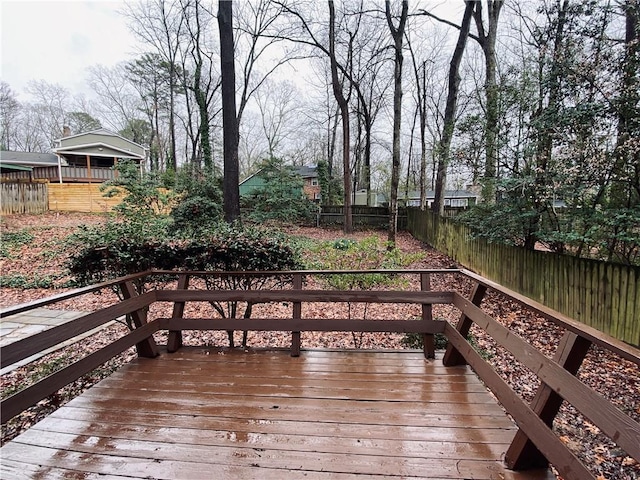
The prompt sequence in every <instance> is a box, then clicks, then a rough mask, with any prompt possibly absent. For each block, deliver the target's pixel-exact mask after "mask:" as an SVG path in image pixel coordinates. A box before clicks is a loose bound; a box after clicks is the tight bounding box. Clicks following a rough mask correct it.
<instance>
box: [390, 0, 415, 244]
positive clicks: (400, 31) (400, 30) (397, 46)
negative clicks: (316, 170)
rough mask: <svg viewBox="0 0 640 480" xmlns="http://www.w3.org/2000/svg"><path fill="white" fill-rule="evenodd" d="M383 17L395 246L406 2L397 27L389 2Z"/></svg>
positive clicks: (406, 0)
mask: <svg viewBox="0 0 640 480" xmlns="http://www.w3.org/2000/svg"><path fill="white" fill-rule="evenodd" d="M384 5H385V15H386V18H387V25H388V26H389V30H390V31H391V36H392V38H393V48H394V54H395V57H394V72H393V78H394V89H393V153H392V167H391V202H390V205H389V210H390V211H389V235H388V239H389V242H391V243H393V244H395V241H396V231H397V229H398V184H399V182H400V127H401V123H402V63H403V60H404V56H403V53H402V48H403V41H404V29H405V26H406V24H407V16H408V13H409V2H408V0H403V1H402V12H401V13H400V19H399V21H398V26H397V27H396V26H395V25H394V24H393V18H392V16H391V2H390V0H386V1H385V2H384Z"/></svg>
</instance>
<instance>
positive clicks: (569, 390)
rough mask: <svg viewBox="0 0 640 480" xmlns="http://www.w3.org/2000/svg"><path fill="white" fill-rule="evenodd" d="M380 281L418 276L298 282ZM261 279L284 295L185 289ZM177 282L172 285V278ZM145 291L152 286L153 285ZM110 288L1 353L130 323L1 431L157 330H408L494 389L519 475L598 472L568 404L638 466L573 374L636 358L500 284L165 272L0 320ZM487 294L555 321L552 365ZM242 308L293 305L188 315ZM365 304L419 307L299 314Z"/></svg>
mask: <svg viewBox="0 0 640 480" xmlns="http://www.w3.org/2000/svg"><path fill="white" fill-rule="evenodd" d="M372 273H380V274H384V275H402V276H417V277H418V278H419V279H420V281H419V285H420V287H419V290H417V289H414V290H413V291H407V290H400V289H384V290H375V291H374V290H366V291H365V290H349V291H347V290H324V289H309V288H305V286H306V282H305V279H308V278H312V277H319V276H324V275H344V274H349V275H365V274H372ZM227 275H236V276H250V275H253V276H268V277H271V278H274V279H282V278H286V279H287V281H286V282H277V283H279V284H280V285H282V286H281V288H276V289H268V290H266V289H261V290H206V289H199V288H190V284H195V283H197V282H194V279H196V280H197V279H202V278H204V277H206V276H219V277H220V276H227ZM441 275H454V276H456V277H459V279H464V280H466V281H467V282H469V281H470V282H472V284H473V288H472V291H471V294H470V295H469V296H468V297H465V296H463V295H462V294H460V293H459V292H457V291H432V290H431V284H432V279H433V278H434V277H437V276H441ZM168 277H172V278H173V279H174V282H173V284H174V285H175V287H170V286H169V285H170V284H169V283H165V284H164V286H163V284H160V283H154V284H153V285H154V286H153V287H151V288H148V289H147V291H144V290H145V289H141V288H139V287H140V285H143V284H145V283H144V282H146V281H150V280H152V279H158V278H164V279H166V278H168ZM176 280H177V281H176ZM149 285H151V283H150V284H149ZM108 289H116V290H118V292H119V293H120V296H121V301H119V302H116V303H114V304H113V305H111V306H109V307H107V308H104V309H101V310H98V311H96V312H93V313H90V314H87V315H85V316H83V317H80V318H78V319H77V320H74V321H72V322H69V323H67V324H65V325H62V326H59V327H55V328H53V329H50V330H47V331H45V332H42V333H40V334H37V335H34V336H32V337H29V338H27V339H24V340H21V341H18V342H15V343H13V344H9V345H8V346H6V347H4V348H3V349H2V357H1V362H0V363H1V368H5V367H6V366H9V365H12V364H14V363H17V362H20V361H21V360H24V359H26V358H29V357H30V356H32V355H34V354H37V353H39V352H42V351H44V350H46V349H48V348H50V347H52V346H55V345H58V344H60V343H62V342H64V341H66V340H69V339H72V338H74V337H76V336H78V335H80V334H82V333H84V332H87V331H90V330H92V329H94V328H96V327H98V326H100V325H103V324H105V323H107V322H110V321H112V320H114V319H116V318H119V317H121V316H123V315H125V316H128V317H129V319H130V325H131V331H130V332H129V333H127V334H126V335H123V336H122V337H121V338H119V339H117V340H116V341H114V342H113V343H111V344H110V345H108V346H106V347H103V348H101V349H99V350H97V351H95V352H94V353H92V354H90V355H88V356H86V357H84V358H82V359H81V360H79V361H77V362H75V363H73V364H71V365H69V366H67V367H65V368H63V369H61V370H59V371H57V372H55V373H53V374H52V375H50V376H48V377H46V378H44V379H42V380H40V381H39V382H37V383H35V384H33V385H31V386H29V387H27V388H25V389H23V390H21V391H19V392H17V393H15V394H14V395H12V396H10V397H8V398H6V399H4V400H2V403H1V404H0V408H1V418H2V423H3V424H4V423H5V422H7V421H8V420H10V419H11V418H13V417H15V416H16V415H18V414H20V413H21V412H22V411H24V410H26V409H27V408H29V407H31V406H33V405H35V404H36V403H37V402H39V401H40V400H42V399H44V398H46V397H47V396H49V395H51V394H52V393H54V392H56V391H57V390H59V389H60V388H62V387H64V386H65V385H68V384H69V383H71V382H73V381H75V380H77V379H78V378H80V377H81V376H83V375H85V374H86V373H89V372H90V371H92V370H94V369H95V368H97V367H99V366H100V365H102V364H103V363H105V362H107V361H108V360H110V359H111V358H113V357H115V356H116V355H118V354H119V353H121V352H123V351H124V350H127V349H128V348H130V347H132V346H134V345H135V346H136V349H137V353H138V355H139V356H142V357H149V358H153V357H155V356H157V355H158V354H159V347H158V345H157V344H156V342H155V340H154V334H155V333H156V332H159V331H166V332H168V341H167V345H166V349H167V351H168V352H175V351H177V350H178V349H179V348H180V347H181V345H182V332H183V331H184V330H227V331H228V330H251V331H285V332H291V354H292V355H293V356H297V355H300V352H301V348H302V345H301V332H306V331H342V332H403V333H417V334H421V335H423V339H424V354H425V357H427V358H433V357H434V342H433V336H434V334H437V333H440V334H443V335H444V336H445V337H446V338H447V340H448V347H447V350H446V352H445V354H444V358H443V362H444V364H445V365H446V366H454V365H461V364H468V365H470V366H471V368H472V369H473V370H474V371H475V372H476V374H477V375H478V376H479V377H480V379H481V380H482V381H483V382H484V383H485V384H486V386H487V388H488V389H489V390H491V391H492V392H493V394H494V395H495V396H496V398H497V400H498V401H499V402H500V404H501V405H502V406H503V408H504V409H505V410H506V412H507V413H508V414H509V415H510V416H511V417H512V418H513V420H514V421H515V423H516V424H517V425H518V427H519V431H518V432H517V434H516V436H515V438H514V440H513V443H512V444H511V446H510V448H509V449H508V451H507V454H506V458H505V462H506V464H507V466H508V467H509V468H511V469H514V470H526V469H534V468H540V467H544V466H547V465H548V464H549V463H550V464H552V465H553V466H554V467H555V469H556V470H557V471H558V472H559V474H560V475H561V476H562V477H564V478H566V479H587V478H595V477H594V475H593V473H592V472H591V471H590V470H589V469H588V468H587V466H585V465H584V464H583V463H582V462H581V461H580V459H579V458H578V457H577V456H576V455H575V454H574V453H573V452H572V451H571V450H570V449H569V448H568V447H567V446H566V445H565V443H563V442H562V440H561V439H560V438H559V437H558V435H557V434H556V433H554V431H553V428H552V425H553V420H554V418H555V417H556V415H557V413H558V411H559V409H560V406H561V405H562V403H563V402H567V403H568V404H570V405H572V406H573V407H575V409H576V410H578V411H579V412H580V413H581V414H582V415H583V416H584V417H585V418H587V419H588V420H589V421H590V422H591V423H592V424H593V425H595V426H596V427H597V428H599V429H600V430H601V431H602V432H603V433H604V434H605V435H606V436H607V437H609V438H610V439H611V440H612V441H613V442H615V443H616V444H617V445H618V447H620V448H621V449H622V450H624V451H625V452H626V454H627V455H629V456H630V457H632V458H634V459H635V460H636V461H639V462H640V424H639V423H638V421H636V420H635V419H634V418H632V417H630V416H629V415H627V414H626V413H624V412H623V411H622V410H620V409H619V408H618V407H617V406H615V405H614V404H613V403H612V402H611V401H609V400H608V399H606V398H604V397H603V396H601V395H600V394H598V393H597V392H595V391H594V390H593V389H592V388H590V387H589V386H587V385H586V384H585V383H583V382H582V381H580V380H579V379H578V378H576V374H577V372H578V370H579V368H580V366H581V364H582V362H583V360H584V358H585V356H586V355H587V352H588V350H589V348H590V347H591V345H597V346H599V347H601V348H603V349H605V350H607V351H609V352H611V353H613V354H615V355H616V356H617V357H619V358H620V359H625V360H628V361H630V362H633V363H635V364H636V365H640V351H638V350H637V349H635V348H634V347H631V346H629V345H627V344H625V343H622V342H620V341H618V340H615V339H613V338H612V337H609V336H608V335H605V334H603V333H601V332H599V331H597V330H595V329H593V328H591V327H587V326H585V325H582V324H580V323H578V322H576V321H574V320H572V319H570V318H567V317H565V316H563V315H561V314H559V313H558V312H555V311H552V310H550V309H548V308H546V307H544V306H543V305H541V304H538V303H536V302H533V301H531V300H529V299H527V298H525V297H523V296H521V295H519V294H517V293H515V292H512V291H510V290H508V289H506V288H504V287H502V286H500V285H497V284H495V283H493V282H491V281H489V280H487V279H485V278H483V277H480V276H478V275H476V274H474V273H472V272H469V271H466V270H393V271H392V270H380V271H295V272H167V271H149V272H142V273H139V274H136V275H130V276H127V277H122V278H118V279H115V280H112V281H109V282H104V283H101V284H97V285H93V286H89V287H85V288H80V289H76V290H72V291H69V292H65V293H62V294H59V295H55V296H53V297H49V298H46V299H43V300H39V301H34V302H30V303H27V304H23V305H18V306H15V307H10V308H6V309H3V310H2V311H0V316H2V317H5V316H8V315H12V314H17V313H21V312H26V311H29V310H31V309H34V308H38V307H44V306H49V305H55V304H56V303H59V302H62V301H65V300H69V299H72V298H75V297H78V296H82V295H86V294H90V293H94V292H98V291H101V290H108ZM488 291H495V292H498V293H499V294H501V295H503V296H504V297H506V298H507V299H509V300H512V301H515V302H517V303H519V304H520V305H521V306H522V307H523V308H524V309H526V310H529V311H531V312H533V313H535V314H536V315H539V316H542V317H544V318H545V319H546V320H548V321H550V322H552V323H553V324H555V325H556V326H558V327H559V328H560V329H561V330H562V331H563V332H564V333H563V336H562V338H561V339H560V340H559V343H558V347H557V349H556V352H555V355H554V357H553V358H548V357H547V356H545V355H544V353H542V352H541V351H539V350H538V349H536V348H535V347H534V346H533V345H531V344H530V343H528V342H527V341H525V340H524V339H522V338H521V337H519V336H518V335H516V334H514V332H512V331H510V330H509V329H508V328H507V327H506V326H504V325H503V324H502V323H500V322H498V321H497V320H496V319H494V318H492V317H491V316H490V315H489V314H487V313H486V312H485V311H483V310H482V308H481V303H482V300H483V298H484V297H485V295H486V294H487V292H488ZM220 301H224V302H226V301H239V302H248V303H252V304H261V303H273V302H277V303H283V302H285V303H286V304H287V305H290V306H291V310H290V315H288V316H287V318H239V319H238V318H227V319H225V318H187V317H185V316H184V312H185V306H186V305H187V304H188V303H192V302H220ZM156 302H170V303H171V304H173V310H172V315H171V316H164V317H157V318H150V316H149V314H148V312H149V307H150V306H152V305H153V304H155V303H156ZM334 302H363V303H369V304H381V303H388V304H413V305H417V306H418V307H419V310H420V312H421V315H420V316H419V317H418V318H414V319H406V320H389V319H353V318H322V319H319V318H305V317H304V316H303V315H302V312H303V308H302V307H303V305H304V304H308V303H314V304H315V303H334ZM437 304H445V305H453V306H455V307H456V309H457V310H459V312H460V318H459V320H458V321H457V323H456V324H455V325H454V324H452V323H450V322H448V321H444V320H434V319H433V315H432V307H433V305H437ZM472 325H475V326H476V327H477V328H480V329H482V330H483V331H484V332H485V333H486V334H487V335H488V336H490V337H491V338H492V339H493V341H495V342H496V344H498V345H499V346H500V347H502V348H504V349H505V350H507V351H509V352H510V353H511V355H512V356H513V358H514V359H515V360H516V361H517V362H519V363H520V364H522V365H523V366H524V367H526V368H528V369H529V370H530V371H531V372H533V373H534V374H535V375H536V376H537V378H538V379H539V380H540V387H539V388H538V390H537V392H536V394H535V397H534V398H533V401H531V402H527V401H525V400H523V399H522V398H521V397H520V396H519V395H518V394H517V393H516V392H515V391H514V390H513V389H512V388H511V386H510V385H509V384H508V383H507V382H506V381H505V380H504V379H503V378H502V377H501V376H500V375H499V374H498V373H497V372H496V371H495V370H494V368H493V367H492V366H491V364H490V363H488V362H487V361H485V359H484V358H483V357H482V355H481V353H479V352H478V351H477V349H476V348H474V346H473V345H472V343H470V341H469V340H468V336H469V335H468V334H469V331H470V329H471V327H472Z"/></svg>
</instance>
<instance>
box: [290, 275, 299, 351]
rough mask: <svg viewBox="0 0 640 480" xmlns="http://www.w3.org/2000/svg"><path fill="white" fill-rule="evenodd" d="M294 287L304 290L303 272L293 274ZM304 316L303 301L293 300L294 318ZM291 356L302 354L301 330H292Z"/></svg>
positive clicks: (297, 318)
mask: <svg viewBox="0 0 640 480" xmlns="http://www.w3.org/2000/svg"><path fill="white" fill-rule="evenodd" d="M293 289H294V290H302V274H300V273H294V274H293ZM301 318H302V303H301V302H293V320H294V321H295V320H300V319H301ZM291 356H292V357H299V356H300V332H291Z"/></svg>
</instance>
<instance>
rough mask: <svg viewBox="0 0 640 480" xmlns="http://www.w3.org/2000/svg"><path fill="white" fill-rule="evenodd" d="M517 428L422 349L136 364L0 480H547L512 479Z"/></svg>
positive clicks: (205, 353)
mask: <svg viewBox="0 0 640 480" xmlns="http://www.w3.org/2000/svg"><path fill="white" fill-rule="evenodd" d="M515 431H516V429H515V426H514V425H513V424H512V423H511V421H510V420H509V419H508V418H507V417H506V415H505V414H504V412H503V411H502V409H501V408H500V407H499V406H498V405H497V404H496V402H495V401H494V400H493V399H492V397H491V396H490V395H489V394H488V393H487V392H486V390H485V389H484V387H483V385H482V384H481V383H480V381H479V380H478V379H477V377H476V376H475V375H474V374H473V372H472V371H471V370H470V369H468V368H466V367H455V368H445V367H443V366H442V364H441V358H438V359H436V360H435V361H425V360H424V358H423V357H422V355H421V354H419V353H413V352H406V353H404V352H403V353H388V352H385V353H372V352H369V353H366V352H327V351H303V353H302V355H301V356H300V357H298V358H291V357H290V356H289V355H288V353H287V352H274V351H260V352H242V351H234V352H228V351H227V352H222V351H218V350H215V349H211V350H206V349H202V348H198V349H195V348H194V349H189V348H184V349H182V350H181V351H180V352H178V353H174V354H166V353H163V354H162V355H161V356H160V357H159V358H156V359H138V360H136V361H135V362H134V363H132V364H130V365H128V366H126V367H124V368H122V369H121V370H119V371H117V372H116V373H114V374H113V375H112V376H111V377H109V378H108V379H105V380H103V381H102V382H100V383H99V384H98V385H96V386H94V387H93V388H91V389H90V390H88V391H87V392H85V393H84V394H83V395H81V396H79V397H78V398H76V399H74V400H72V401H71V402H70V403H68V404H67V405H66V406H64V407H62V408H60V409H59V410H57V411H56V412H54V413H53V414H52V415H50V416H49V417H47V418H46V419H45V420H43V421H41V422H40V423H38V424H36V425H35V426H33V427H32V428H31V429H29V430H28V431H26V432H25V433H23V434H22V435H20V436H19V437H17V438H16V439H14V440H13V441H12V442H9V443H8V444H6V445H5V446H4V447H3V448H2V449H1V450H0V458H1V470H0V473H1V475H0V476H1V478H3V479H11V478H47V479H50V478H83V479H84V478H87V479H90V478H101V479H108V478H114V479H116V478H153V479H171V480H174V479H188V480H192V479H200V478H202V479H227V478H228V479H236V478H255V479H297V478H308V479H329V478H331V479H347V478H354V477H357V478H393V477H402V478H461V479H462V478H474V479H502V478H506V479H510V478H513V479H516V478H517V479H525V478H526V479H533V478H535V479H539V478H555V477H554V476H553V475H551V474H550V473H549V472H547V471H544V472H540V471H539V472H529V473H521V474H518V473H514V472H511V471H509V470H506V469H505V468H504V467H503V464H502V457H503V455H504V452H505V451H506V450H507V447H508V445H509V443H510V442H511V440H512V438H513V436H514V434H515Z"/></svg>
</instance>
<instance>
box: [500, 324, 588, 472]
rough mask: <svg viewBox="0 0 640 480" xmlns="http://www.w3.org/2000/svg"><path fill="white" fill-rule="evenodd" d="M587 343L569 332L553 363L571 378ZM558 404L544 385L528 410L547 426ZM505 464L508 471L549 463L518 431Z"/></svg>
mask: <svg viewBox="0 0 640 480" xmlns="http://www.w3.org/2000/svg"><path fill="white" fill-rule="evenodd" d="M590 346H591V342H590V341H589V340H586V339H584V338H582V337H579V336H578V335H576V334H575V333H573V332H569V331H566V332H565V334H564V336H563V337H562V340H560V344H559V345H558V349H557V350H556V353H555V355H554V357H553V360H554V361H555V362H556V363H558V364H559V365H560V366H561V367H563V368H564V369H565V370H567V371H568V372H569V373H571V374H572V375H575V374H576V373H577V372H578V370H579V369H580V365H582V361H583V360H584V357H585V356H586V355H587V352H588V351H589V347H590ZM561 405H562V397H561V396H560V395H558V394H557V393H556V392H554V391H553V390H551V388H549V387H548V386H547V385H546V384H545V383H541V384H540V387H538V391H537V392H536V395H535V397H534V398H533V400H532V401H531V409H532V410H533V411H534V412H536V414H537V415H538V416H539V417H540V418H541V419H542V420H543V421H544V422H545V423H546V424H547V425H548V426H549V427H551V426H552V425H553V420H554V418H555V417H556V415H557V414H558V411H559V410H560V406H561ZM505 463H506V465H507V467H508V468H510V469H512V470H529V469H534V468H545V467H547V466H548V465H549V461H548V460H547V459H546V458H545V456H544V455H542V453H540V450H538V449H537V448H536V446H535V445H534V444H533V442H532V441H531V440H529V438H528V437H527V436H526V435H525V433H524V432H523V431H522V430H518V432H517V433H516V436H515V437H514V439H513V441H512V442H511V445H510V446H509V449H508V450H507V453H506V455H505Z"/></svg>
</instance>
